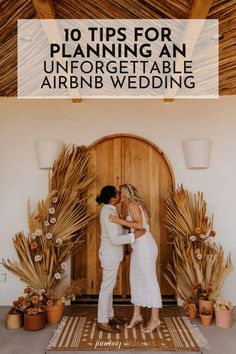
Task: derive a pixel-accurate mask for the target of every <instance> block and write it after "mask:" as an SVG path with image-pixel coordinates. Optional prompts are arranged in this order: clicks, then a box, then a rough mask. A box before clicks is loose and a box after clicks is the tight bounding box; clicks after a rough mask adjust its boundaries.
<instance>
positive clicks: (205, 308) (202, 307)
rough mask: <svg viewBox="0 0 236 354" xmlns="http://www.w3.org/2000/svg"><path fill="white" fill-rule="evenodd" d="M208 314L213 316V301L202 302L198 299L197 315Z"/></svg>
mask: <svg viewBox="0 0 236 354" xmlns="http://www.w3.org/2000/svg"><path fill="white" fill-rule="evenodd" d="M204 312H207V313H210V314H212V315H213V314H214V301H213V300H203V299H199V313H204Z"/></svg>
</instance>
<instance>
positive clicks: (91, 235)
mask: <svg viewBox="0 0 236 354" xmlns="http://www.w3.org/2000/svg"><path fill="white" fill-rule="evenodd" d="M89 168H90V169H91V170H92V171H93V172H94V173H95V175H96V182H95V183H94V184H93V186H92V187H91V188H90V190H89V198H88V208H89V209H90V210H91V211H93V212H95V213H96V215H97V218H96V220H95V221H94V222H92V223H91V224H90V225H89V227H88V229H87V238H86V240H85V244H84V246H83V248H82V249H81V251H80V252H79V253H78V255H77V256H75V258H74V261H73V266H72V270H73V278H74V279H76V278H80V279H81V278H84V279H86V282H87V285H86V290H85V291H84V293H85V294H87V295H92V294H93V295H96V294H98V293H99V288H100V282H101V267H100V262H99V258H98V249H99V245H100V225H99V211H100V207H99V206H97V205H96V202H95V198H96V196H97V194H98V193H99V192H100V190H101V188H102V187H103V186H105V185H107V184H112V185H116V186H118V185H120V184H122V183H131V184H133V185H134V186H136V187H137V188H138V190H139V191H140V194H141V196H142V197H143V199H144V200H145V202H146V203H147V205H149V207H150V210H151V230H152V234H153V236H154V237H155V239H156V241H157V244H158V248H159V256H158V262H157V274H158V279H159V283H160V287H161V293H162V295H173V290H172V289H171V288H170V286H169V285H168V283H167V281H166V280H165V278H164V277H163V276H162V274H163V272H164V271H165V266H166V264H167V263H168V262H170V263H171V262H172V247H171V244H170V243H169V239H168V233H167V231H166V229H165V227H164V222H163V217H164V215H165V211H166V209H165V202H164V196H165V194H166V193H167V192H168V191H170V190H172V189H173V185H174V177H173V173H172V170H171V167H170V165H169V163H168V161H167V159H166V157H165V155H164V153H163V152H162V151H160V149H158V148H157V147H156V146H155V145H154V144H152V143H150V142H148V141H147V140H145V139H142V138H140V137H136V136H131V135H126V134H121V135H113V136H108V137H105V138H103V139H101V140H99V141H97V142H95V143H94V144H93V145H91V151H90V161H89ZM128 253H129V254H128ZM129 262H130V252H129V251H128V247H126V252H125V254H124V260H123V262H122V263H121V267H120V270H119V274H118V281H117V286H116V289H115V294H116V295H121V296H124V295H129V294H130V289H129Z"/></svg>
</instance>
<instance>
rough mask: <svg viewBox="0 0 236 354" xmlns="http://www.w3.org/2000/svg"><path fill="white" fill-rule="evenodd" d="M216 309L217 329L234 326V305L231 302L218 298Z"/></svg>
mask: <svg viewBox="0 0 236 354" xmlns="http://www.w3.org/2000/svg"><path fill="white" fill-rule="evenodd" d="M214 309H215V318H216V325H217V327H221V328H230V327H231V326H232V310H233V305H232V303H231V302H230V301H229V300H225V299H222V298H218V299H217V300H216V302H215V304H214Z"/></svg>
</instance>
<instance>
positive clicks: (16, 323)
mask: <svg viewBox="0 0 236 354" xmlns="http://www.w3.org/2000/svg"><path fill="white" fill-rule="evenodd" d="M23 318H24V317H23V313H7V315H6V328H7V329H18V328H20V327H22V326H23Z"/></svg>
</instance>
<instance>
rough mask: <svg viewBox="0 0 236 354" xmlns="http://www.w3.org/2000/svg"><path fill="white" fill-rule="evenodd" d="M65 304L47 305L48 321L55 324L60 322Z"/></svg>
mask: <svg viewBox="0 0 236 354" xmlns="http://www.w3.org/2000/svg"><path fill="white" fill-rule="evenodd" d="M64 306H65V305H64V304H60V305H52V306H46V319H47V323H50V324H55V323H58V322H60V320H61V318H62V315H63V312H64Z"/></svg>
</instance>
